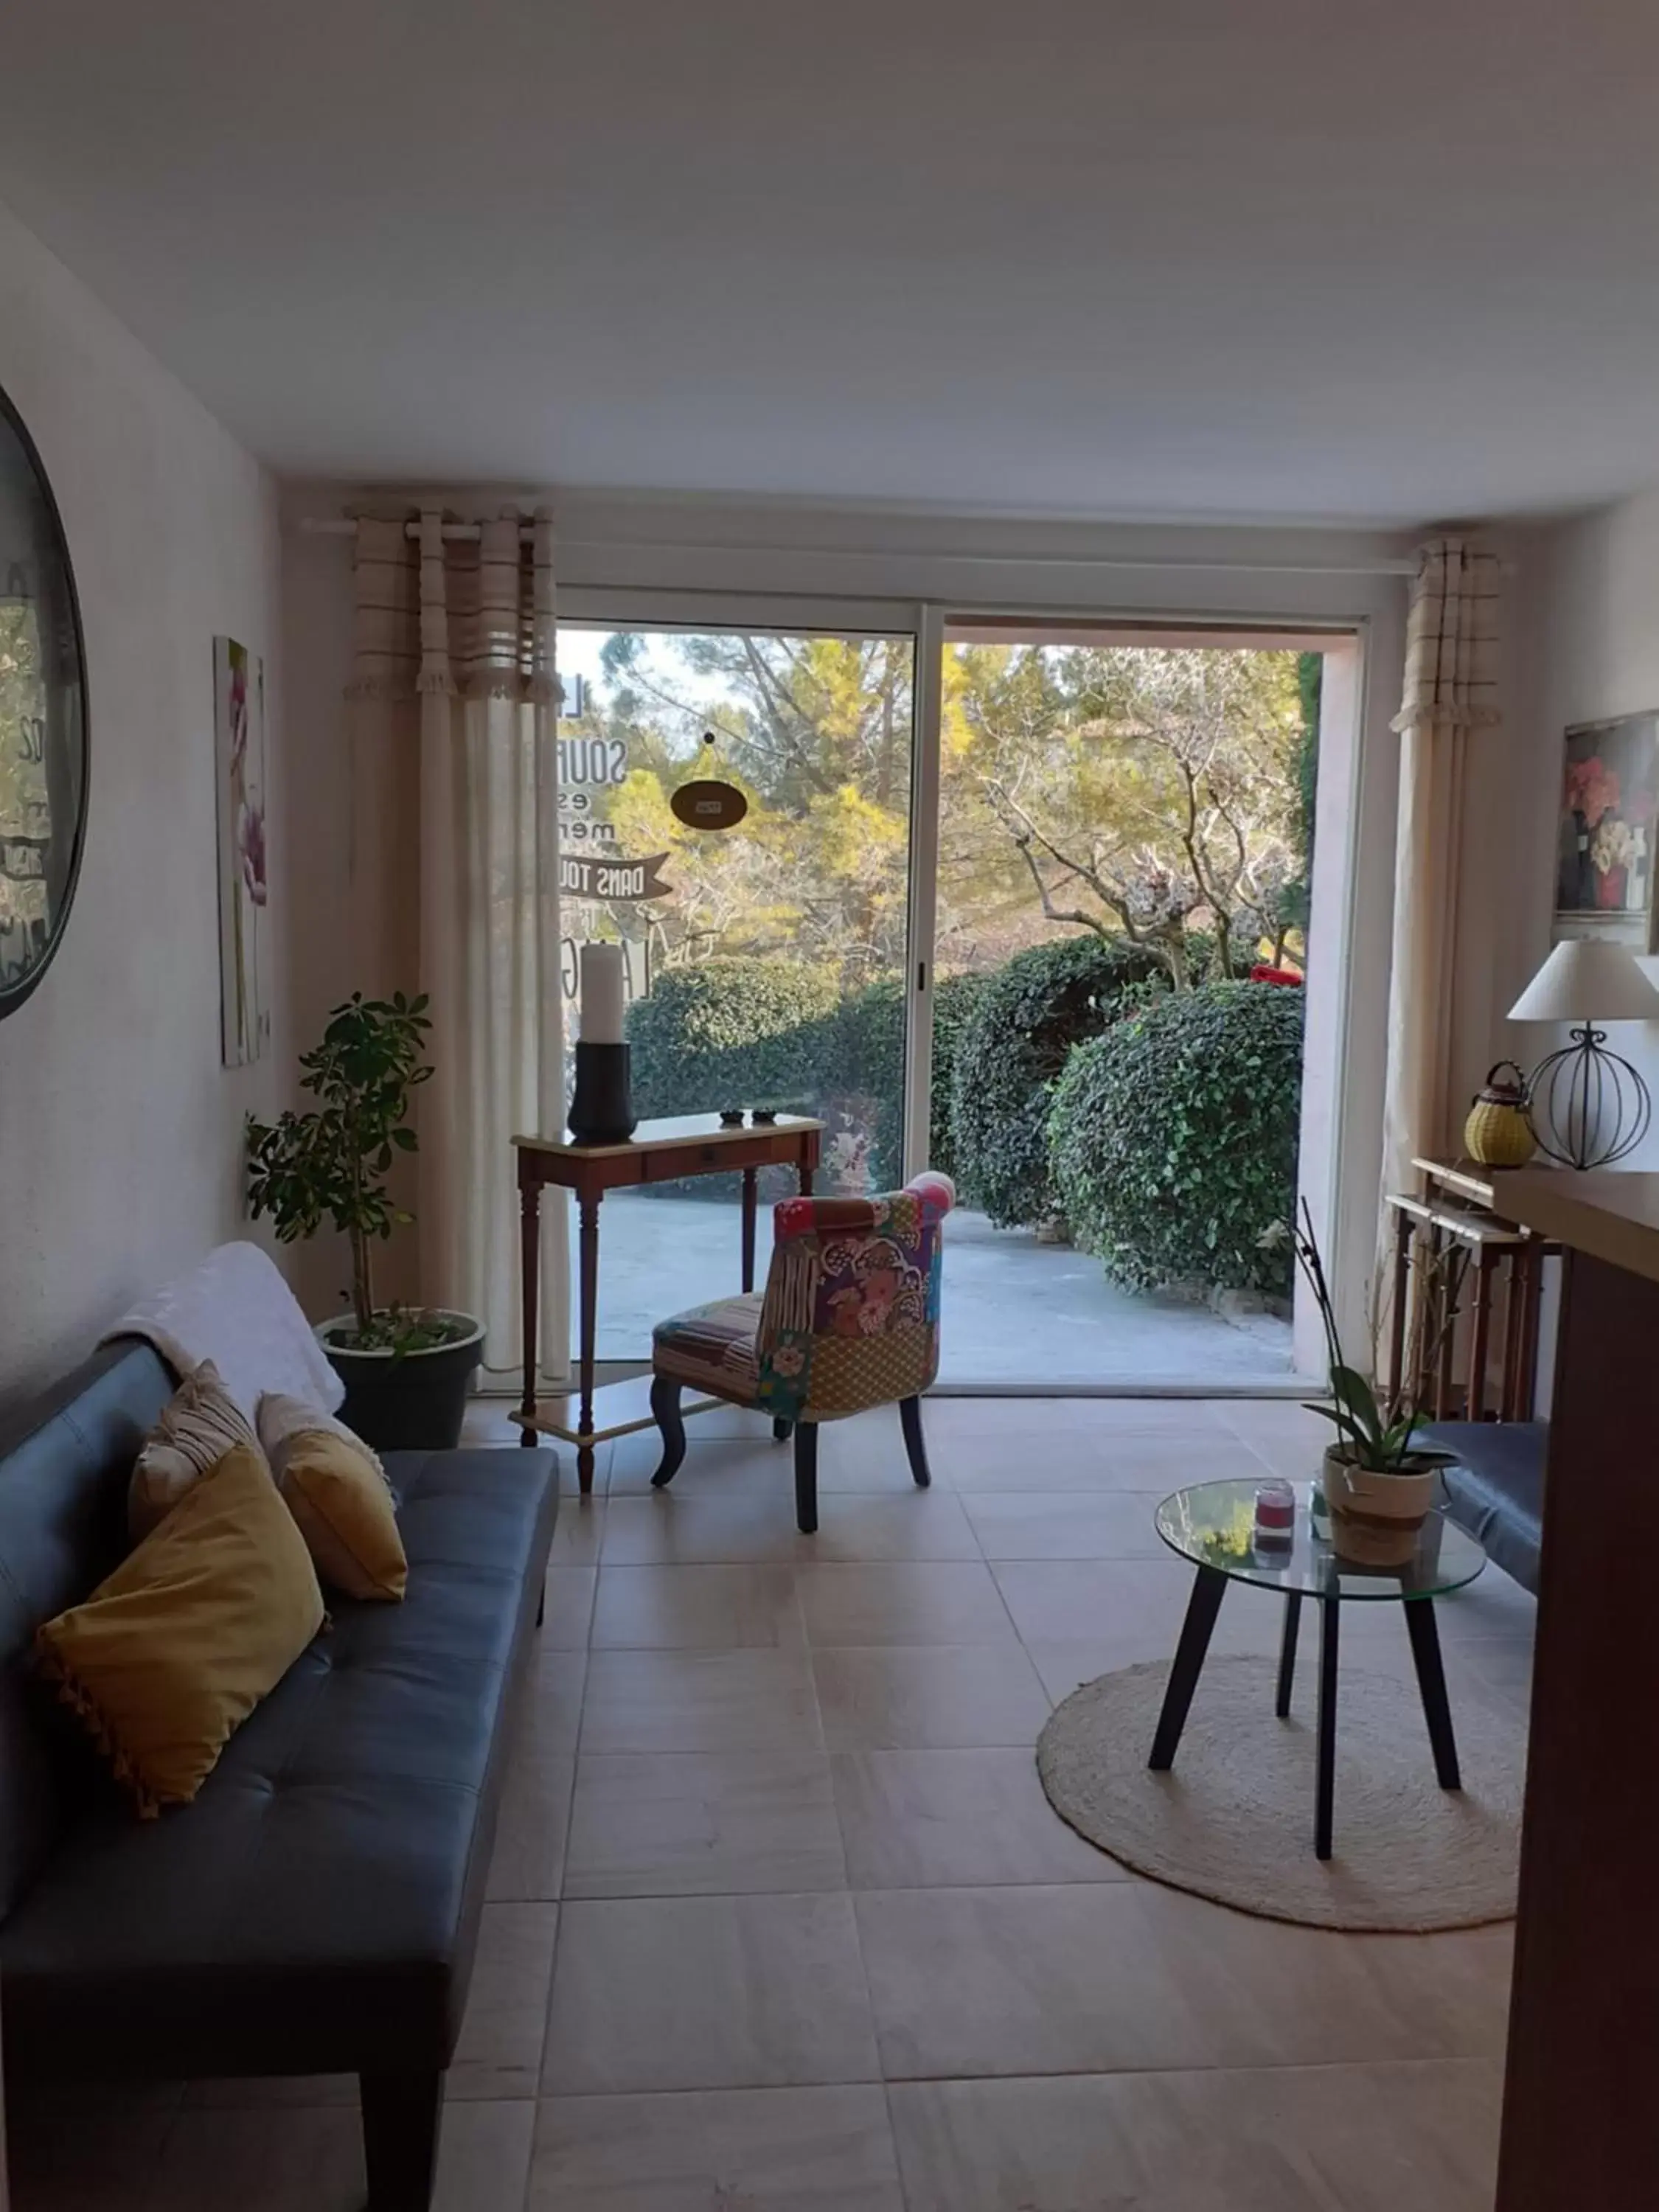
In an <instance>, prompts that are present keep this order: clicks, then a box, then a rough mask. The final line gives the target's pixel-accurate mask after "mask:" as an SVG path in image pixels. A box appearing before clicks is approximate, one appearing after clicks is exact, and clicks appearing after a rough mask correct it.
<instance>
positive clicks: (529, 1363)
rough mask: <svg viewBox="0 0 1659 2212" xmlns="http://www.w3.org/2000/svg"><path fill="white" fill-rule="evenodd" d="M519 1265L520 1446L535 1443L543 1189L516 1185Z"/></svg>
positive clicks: (536, 1185)
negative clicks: (521, 1343)
mask: <svg viewBox="0 0 1659 2212" xmlns="http://www.w3.org/2000/svg"><path fill="white" fill-rule="evenodd" d="M519 1261H520V1269H521V1274H520V1289H521V1291H522V1295H523V1307H524V1314H523V1319H524V1395H523V1396H522V1397H521V1398H520V1401H519V1411H520V1415H521V1416H522V1424H521V1425H520V1430H519V1442H520V1443H521V1444H534V1443H535V1442H536V1382H537V1376H538V1372H539V1370H540V1365H541V1360H540V1351H541V1341H540V1328H541V1316H540V1304H541V1285H542V1187H541V1185H540V1184H539V1183H538V1182H521V1183H520V1185H519Z"/></svg>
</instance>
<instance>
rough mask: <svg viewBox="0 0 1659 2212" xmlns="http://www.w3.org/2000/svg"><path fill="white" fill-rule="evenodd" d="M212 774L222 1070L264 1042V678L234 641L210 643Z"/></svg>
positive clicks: (258, 663)
mask: <svg viewBox="0 0 1659 2212" xmlns="http://www.w3.org/2000/svg"><path fill="white" fill-rule="evenodd" d="M213 704H214V738H215V752H216V766H217V769H218V783H219V793H218V817H219V1011H220V1031H221V1042H222V1054H221V1056H222V1059H223V1061H224V1064H225V1066H227V1067H245V1066H246V1065H247V1063H248V1062H249V1061H250V1060H258V1058H259V1056H260V1054H261V1053H262V1052H263V1051H264V1046H265V1041H266V1039H267V1038H268V1037H269V1036H270V988H269V985H268V982H267V981H266V978H267V974H268V966H267V948H266V945H265V941H264V940H265V902H266V899H267V896H268V893H267V889H266V882H265V671H264V662H263V661H262V660H261V659H259V657H258V654H257V653H250V652H249V651H248V649H247V647H246V646H245V645H239V644H238V643H237V642H236V641H235V639H234V638H232V637H216V638H215V639H214V641H213Z"/></svg>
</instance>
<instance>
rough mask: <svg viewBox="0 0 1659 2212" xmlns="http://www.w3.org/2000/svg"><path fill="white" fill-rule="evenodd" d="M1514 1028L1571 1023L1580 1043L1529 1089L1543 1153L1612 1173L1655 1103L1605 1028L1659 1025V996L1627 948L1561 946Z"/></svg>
mask: <svg viewBox="0 0 1659 2212" xmlns="http://www.w3.org/2000/svg"><path fill="white" fill-rule="evenodd" d="M1510 1020H1511V1021H1512V1022H1570V1023H1571V1024H1573V1025H1574V1026H1573V1029H1572V1032H1571V1034H1572V1042H1571V1044H1565V1045H1563V1046H1562V1048H1561V1049H1560V1050H1559V1052H1553V1053H1551V1054H1549V1055H1548V1057H1547V1058H1546V1059H1544V1060H1540V1061H1539V1063H1538V1065H1537V1066H1536V1067H1535V1068H1534V1070H1533V1072H1532V1080H1531V1084H1530V1085H1529V1089H1530V1091H1531V1097H1532V1122H1533V1128H1534V1132H1535V1133H1536V1135H1537V1138H1538V1142H1539V1146H1540V1148H1541V1150H1542V1151H1544V1152H1547V1153H1548V1154H1549V1156H1550V1158H1552V1159H1553V1160H1559V1161H1560V1163H1561V1164H1562V1165H1563V1166H1564V1167H1569V1168H1605V1167H1610V1166H1611V1165H1612V1164H1613V1161H1615V1160H1622V1159H1623V1158H1625V1157H1626V1154H1627V1153H1629V1152H1634V1151H1635V1149H1636V1147H1637V1146H1638V1145H1639V1144H1640V1143H1641V1141H1642V1139H1643V1138H1644V1136H1646V1134H1647V1133H1648V1124H1649V1122H1650V1121H1651V1119H1652V1118H1653V1101H1652V1098H1651V1097H1650V1095H1649V1092H1648V1086H1647V1085H1646V1084H1645V1083H1644V1081H1643V1080H1642V1078H1641V1077H1640V1076H1639V1075H1638V1073H1637V1072H1636V1070H1635V1069H1634V1068H1633V1067H1632V1066H1631V1064H1630V1062H1629V1061H1628V1060H1621V1059H1620V1057H1619V1054H1617V1053H1616V1052H1609V1051H1608V1050H1607V1031H1606V1030H1602V1029H1598V1028H1596V1026H1595V1024H1597V1023H1598V1022H1652V1021H1659V990H1656V988H1655V987H1654V986H1653V984H1651V983H1650V981H1648V979H1647V977H1646V976H1645V975H1644V974H1643V972H1642V970H1641V969H1640V968H1638V966H1637V964H1636V957H1635V955H1634V954H1633V953H1632V952H1629V951H1626V949H1625V947H1624V946H1623V945H1608V944H1607V943H1605V942H1604V941H1603V940H1602V939H1600V938H1595V937H1572V938H1569V939H1567V940H1566V942H1565V944H1563V945H1557V946H1556V948H1555V950H1554V951H1553V952H1552V953H1551V955H1550V957H1549V958H1548V959H1547V961H1546V962H1545V963H1544V964H1543V966H1542V967H1541V969H1539V971H1538V973H1537V974H1536V975H1534V977H1533V979H1532V981H1531V982H1530V983H1528V986H1527V987H1526V989H1525V990H1524V991H1522V994H1521V995H1520V997H1519V998H1518V999H1517V1000H1516V1002H1515V1004H1514V1005H1513V1006H1511V1007H1510Z"/></svg>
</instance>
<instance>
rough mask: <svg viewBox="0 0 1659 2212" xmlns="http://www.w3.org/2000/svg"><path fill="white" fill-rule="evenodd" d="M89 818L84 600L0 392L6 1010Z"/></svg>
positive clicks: (52, 919) (59, 919)
mask: <svg viewBox="0 0 1659 2212" xmlns="http://www.w3.org/2000/svg"><path fill="white" fill-rule="evenodd" d="M86 818H87V677H86V652H85V647H84V645H83V642H82V635H81V610H80V604H79V602H78V600H77V599H76V593H75V576H74V573H73V571H72V570H71V568H70V556H69V547H68V545H67V544H66V543H65V541H64V526H63V523H62V522H61V521H60V520H59V519H58V504H57V501H55V500H54V499H53V498H52V487H51V485H50V484H49V483H47V481H46V471H45V470H44V469H43V468H42V466H41V465H40V454H39V453H37V452H36V451H35V448H34V441H33V439H32V438H31V437H30V436H29V434H28V432H27V430H26V429H25V428H24V427H23V424H22V422H21V419H20V417H19V416H18V414H17V410H16V409H15V407H13V405H12V404H11V402H10V401H9V399H8V398H6V396H5V394H4V393H3V392H0V1016H4V1015H6V1014H9V1013H12V1012H15V1009H16V1008H17V1007H19V1006H21V1005H22V1003H23V1001H24V1000H25V999H27V996H28V995H29V993H30V992H31V991H32V990H33V988H34V987H35V985H36V984H37V983H38V982H39V981H40V978H41V976H42V975H44V974H45V973H46V968H47V966H48V964H49V963H50V962H51V959H52V954H53V953H54V952H55V951H57V950H58V940H59V939H60V938H61V937H62V935H63V933H64V921H65V920H66V919H67V917H68V915H69V910H70V901H71V900H72V899H73V898H74V896H75V880H76V875H77V874H78V872H79V871H80V866H81V848H82V842H83V840H84V836H85V832H86Z"/></svg>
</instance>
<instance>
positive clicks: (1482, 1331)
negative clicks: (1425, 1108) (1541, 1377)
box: [1386, 1158, 1560, 1421]
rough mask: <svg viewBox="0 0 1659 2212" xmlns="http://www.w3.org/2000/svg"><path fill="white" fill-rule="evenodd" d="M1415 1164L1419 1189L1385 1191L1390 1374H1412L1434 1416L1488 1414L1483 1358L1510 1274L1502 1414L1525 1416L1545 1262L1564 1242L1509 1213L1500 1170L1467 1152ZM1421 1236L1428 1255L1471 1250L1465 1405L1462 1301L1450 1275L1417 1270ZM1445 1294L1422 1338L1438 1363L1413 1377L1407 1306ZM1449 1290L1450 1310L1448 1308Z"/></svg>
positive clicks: (1502, 1343) (1502, 1339)
mask: <svg viewBox="0 0 1659 2212" xmlns="http://www.w3.org/2000/svg"><path fill="white" fill-rule="evenodd" d="M1412 1165H1413V1167H1414V1168H1415V1169H1416V1170H1418V1172H1419V1175H1421V1176H1422V1178H1423V1185H1422V1190H1421V1193H1420V1194H1410V1193H1407V1192H1403V1191H1395V1192H1391V1193H1390V1194H1389V1198H1388V1200H1387V1201H1386V1203H1387V1205H1388V1207H1389V1212H1391V1213H1392V1214H1393V1217H1394V1225H1395V1237H1394V1280H1393V1318H1392V1326H1391V1328H1390V1333H1389V1352H1390V1360H1389V1365H1390V1370H1391V1379H1392V1381H1393V1383H1394V1386H1395V1389H1399V1388H1400V1387H1401V1384H1402V1383H1407V1382H1408V1383H1409V1384H1410V1387H1411V1388H1412V1389H1413V1391H1414V1392H1415V1394H1416V1395H1417V1399H1418V1402H1419V1404H1420V1405H1422V1406H1423V1407H1425V1408H1426V1409H1427V1410H1428V1411H1429V1413H1430V1415H1431V1419H1435V1420H1437V1421H1443V1420H1447V1419H1451V1418H1453V1417H1454V1416H1455V1415H1457V1414H1458V1413H1461V1417H1462V1419H1464V1420H1468V1421H1479V1420H1483V1419H1486V1366H1487V1358H1488V1353H1489V1352H1490V1350H1491V1349H1492V1334H1493V1322H1494V1321H1495V1320H1496V1319H1497V1310H1498V1297H1497V1293H1498V1279H1499V1275H1500V1272H1501V1273H1502V1276H1503V1289H1504V1298H1503V1317H1502V1323H1501V1334H1500V1336H1499V1340H1498V1341H1499V1347H1500V1349H1501V1354H1502V1373H1501V1380H1500V1383H1499V1387H1498V1419H1500V1420H1504V1421H1522V1420H1528V1419H1531V1417H1532V1410H1533V1401H1534V1395H1535V1393H1536V1388H1537V1373H1538V1329H1539V1307H1540V1301H1541V1295H1542V1291H1543V1279H1544V1271H1543V1262H1544V1261H1545V1260H1546V1259H1547V1258H1550V1257H1552V1256H1553V1255H1555V1254H1556V1253H1557V1252H1559V1249H1560V1248H1559V1245H1556V1244H1553V1243H1549V1242H1548V1240H1547V1239H1546V1238H1543V1237H1539V1236H1538V1235H1537V1234H1536V1232H1535V1231H1532V1230H1530V1229H1527V1228H1524V1227H1522V1225H1520V1224H1519V1223H1517V1222H1514V1221H1511V1220H1510V1219H1509V1218H1507V1216H1506V1214H1505V1213H1504V1210H1503V1207H1502V1206H1501V1204H1500V1203H1499V1201H1500V1199H1501V1197H1502V1194H1503V1175H1502V1174H1501V1173H1499V1174H1497V1175H1494V1173H1493V1171H1492V1170H1491V1169H1489V1168H1481V1167H1477V1166H1475V1165H1474V1164H1473V1163H1472V1162H1469V1161H1457V1162H1455V1163H1454V1162H1448V1161H1444V1160H1435V1159H1426V1158H1422V1159H1414V1160H1413V1162H1412ZM1419 1240H1421V1242H1422V1243H1423V1245H1424V1246H1425V1247H1426V1249H1427V1252H1428V1254H1429V1255H1430V1257H1431V1259H1435V1260H1440V1259H1442V1258H1443V1257H1444V1256H1445V1255H1449V1254H1450V1253H1451V1252H1453V1251H1455V1250H1457V1249H1461V1250H1462V1253H1463V1254H1464V1255H1466V1273H1465V1279H1466V1280H1467V1281H1468V1284H1469V1286H1470V1297H1469V1306H1468V1332H1467V1337H1466V1341H1465V1350H1466V1354H1467V1359H1468V1366H1467V1370H1466V1380H1465V1383H1464V1384H1463V1389H1462V1406H1461V1408H1460V1407H1459V1406H1458V1404H1457V1390H1456V1386H1455V1381H1454V1375H1453V1368H1454V1361H1455V1337H1456V1336H1457V1335H1458V1334H1460V1333H1461V1332H1460V1331H1459V1329H1458V1328H1456V1327H1455V1325H1454V1324H1455V1323H1456V1322H1458V1321H1459V1320H1460V1319H1461V1318H1462V1316H1461V1314H1460V1312H1459V1308H1460V1306H1461V1304H1462V1301H1461V1299H1460V1298H1458V1297H1457V1296H1456V1295H1455V1291H1452V1289H1451V1288H1450V1286H1449V1284H1448V1283H1447V1282H1445V1281H1444V1280H1442V1281H1441V1282H1439V1283H1438V1284H1437V1285H1432V1286H1431V1285H1425V1283H1423V1282H1421V1281H1419V1280H1417V1279H1415V1278H1416V1277H1417V1273H1418V1270H1417V1268H1416V1267H1415V1266H1414V1264H1413V1253H1414V1250H1415V1249H1416V1248H1417V1246H1418V1243H1419ZM1424 1297H1428V1298H1430V1299H1431V1300H1437V1301H1439V1302H1440V1304H1439V1307H1438V1308H1437V1310H1436V1311H1434V1312H1432V1313H1431V1315H1430V1316H1429V1323H1430V1325H1429V1327H1428V1328H1427V1329H1426V1330H1425V1332H1424V1333H1423V1334H1424V1341H1425V1343H1432V1344H1434V1346H1435V1347H1436V1352H1435V1358H1434V1363H1433V1371H1432V1372H1431V1373H1425V1374H1415V1375H1413V1376H1409V1377H1407V1375H1406V1371H1405V1370H1406V1369H1407V1366H1408V1365H1409V1364H1410V1359H1409V1357H1408V1352H1407V1333H1408V1332H1407V1309H1408V1306H1410V1305H1411V1304H1413V1302H1414V1301H1415V1300H1418V1299H1422V1298H1424ZM1448 1298H1450V1300H1451V1310H1450V1312H1449V1314H1448V1313H1447V1312H1446V1311H1445V1310H1443V1308H1444V1302H1445V1301H1446V1300H1447V1299H1448Z"/></svg>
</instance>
